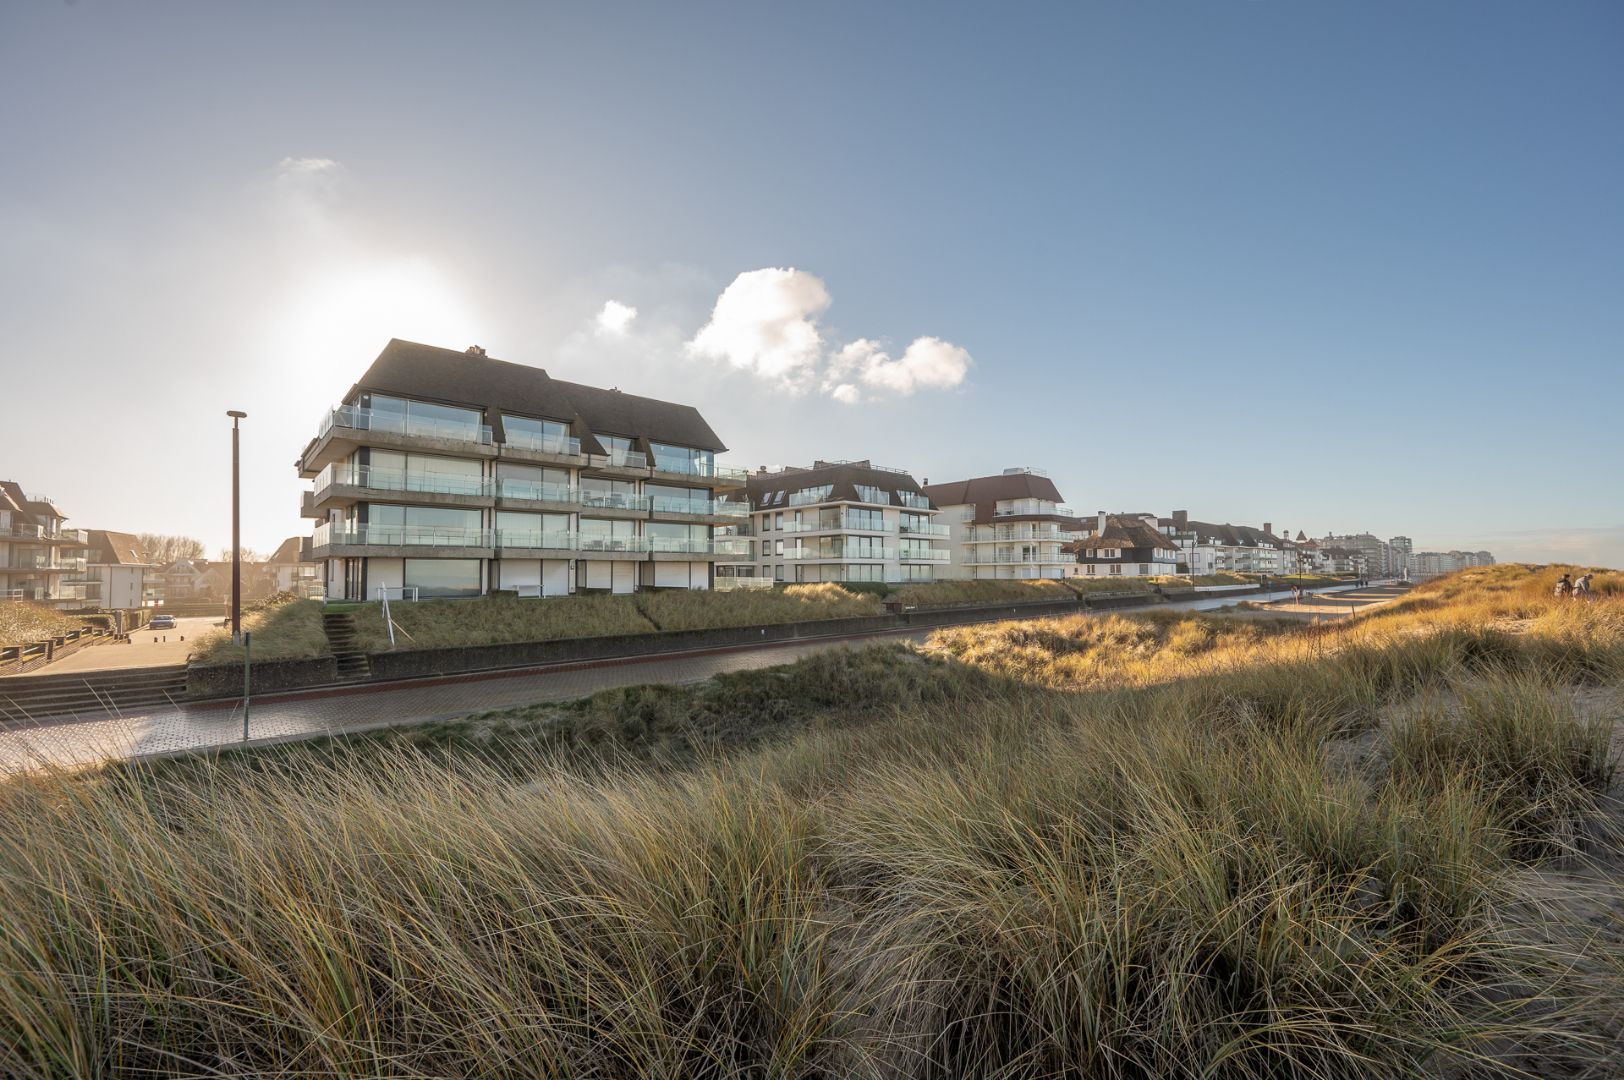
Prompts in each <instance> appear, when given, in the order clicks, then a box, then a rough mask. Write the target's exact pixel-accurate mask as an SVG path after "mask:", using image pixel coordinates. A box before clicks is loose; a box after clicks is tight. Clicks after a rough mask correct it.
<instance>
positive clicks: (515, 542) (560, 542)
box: [496, 529, 579, 555]
mask: <svg viewBox="0 0 1624 1080" xmlns="http://www.w3.org/2000/svg"><path fill="white" fill-rule="evenodd" d="M578 539H579V537H578V534H576V533H572V532H537V531H529V530H522V529H498V530H497V532H496V547H497V550H498V554H500V555H507V554H511V553H514V552H521V551H523V552H537V553H547V552H553V553H560V552H563V553H567V552H573V551H574V550H575V549H576V547H577V546H578V544H577V541H578Z"/></svg>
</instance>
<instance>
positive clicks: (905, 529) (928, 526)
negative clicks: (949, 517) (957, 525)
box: [902, 521, 949, 536]
mask: <svg viewBox="0 0 1624 1080" xmlns="http://www.w3.org/2000/svg"><path fill="white" fill-rule="evenodd" d="M948 532H949V530H948V527H947V526H946V525H937V524H936V523H935V522H927V523H925V524H922V525H910V524H908V523H907V522H906V521H904V522H903V523H902V535H903V536H946V535H947V534H948Z"/></svg>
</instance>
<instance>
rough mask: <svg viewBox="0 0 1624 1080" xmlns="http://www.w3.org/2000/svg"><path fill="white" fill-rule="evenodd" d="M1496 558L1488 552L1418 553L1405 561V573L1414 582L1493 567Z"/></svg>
mask: <svg viewBox="0 0 1624 1080" xmlns="http://www.w3.org/2000/svg"><path fill="white" fill-rule="evenodd" d="M1493 565H1494V556H1493V555H1492V554H1490V553H1489V552H1487V551H1417V552H1414V553H1412V554H1410V555H1409V556H1408V557H1407V559H1406V561H1405V567H1404V569H1405V571H1406V572H1407V573H1408V574H1409V576H1410V578H1411V579H1413V580H1417V581H1419V580H1421V579H1423V578H1429V577H1436V576H1438V575H1439V574H1449V573H1453V572H1454V571H1456V570H1465V569H1467V568H1468V567H1472V566H1493Z"/></svg>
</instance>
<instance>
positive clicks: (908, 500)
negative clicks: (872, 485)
mask: <svg viewBox="0 0 1624 1080" xmlns="http://www.w3.org/2000/svg"><path fill="white" fill-rule="evenodd" d="M897 502H899V503H901V504H902V505H903V506H908V507H912V508H913V509H915V510H929V509H930V508H931V506H930V500H929V499H927V498H925V497H924V496H923V495H916V494H915V493H913V492H911V491H899V492H897Z"/></svg>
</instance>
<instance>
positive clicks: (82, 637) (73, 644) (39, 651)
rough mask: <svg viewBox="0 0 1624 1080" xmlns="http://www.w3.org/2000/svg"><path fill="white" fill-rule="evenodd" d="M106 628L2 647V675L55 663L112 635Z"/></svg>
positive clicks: (0, 653) (0, 661) (19, 673)
mask: <svg viewBox="0 0 1624 1080" xmlns="http://www.w3.org/2000/svg"><path fill="white" fill-rule="evenodd" d="M110 636H111V635H110V634H108V632H107V631H105V630H93V629H88V628H87V629H84V630H74V631H72V632H71V633H68V634H64V635H62V636H60V637H54V638H50V639H49V640H47V641H37V642H31V643H29V644H27V645H11V646H8V647H7V648H5V649H0V676H4V675H21V674H22V673H23V672H25V671H33V670H35V669H36V668H42V667H44V666H45V665H46V664H54V663H55V662H56V661H58V660H60V659H62V658H63V657H65V656H72V655H73V654H74V653H76V652H78V651H79V650H80V649H82V648H84V647H85V646H86V645H89V644H92V643H93V642H96V641H99V640H100V639H102V638H104V637H110Z"/></svg>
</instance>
